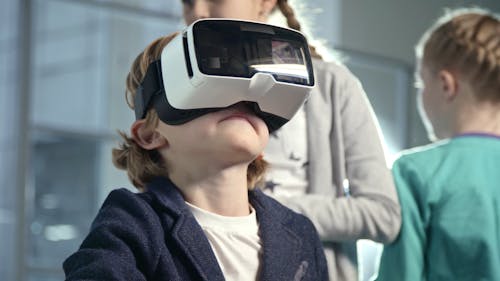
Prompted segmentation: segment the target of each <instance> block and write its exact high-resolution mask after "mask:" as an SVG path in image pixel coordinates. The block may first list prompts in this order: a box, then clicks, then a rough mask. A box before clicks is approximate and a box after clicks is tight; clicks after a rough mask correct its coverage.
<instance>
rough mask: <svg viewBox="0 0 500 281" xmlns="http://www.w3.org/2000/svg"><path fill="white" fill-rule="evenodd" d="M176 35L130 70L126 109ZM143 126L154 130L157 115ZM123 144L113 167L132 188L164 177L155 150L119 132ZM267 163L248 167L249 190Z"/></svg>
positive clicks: (157, 45)
mask: <svg viewBox="0 0 500 281" xmlns="http://www.w3.org/2000/svg"><path fill="white" fill-rule="evenodd" d="M176 35H177V33H174V34H171V35H168V36H164V37H160V38H158V39H156V40H155V41H153V42H152V43H151V44H149V46H147V47H146V49H144V51H143V52H142V53H140V54H139V55H138V56H137V57H136V59H135V60H134V62H133V63H132V67H131V68H130V72H129V73H128V75H127V79H126V86H127V89H126V91H125V99H126V101H127V104H128V106H129V107H130V108H131V109H134V97H135V94H136V90H137V88H138V87H139V85H140V84H141V82H142V80H143V79H144V76H145V75H146V71H147V69H148V67H149V65H150V64H151V63H152V62H154V61H156V60H158V59H160V56H161V52H162V50H163V48H164V47H165V46H166V45H167V44H168V43H169V42H170V41H171V40H172V39H173V38H174V37H175V36H176ZM145 119H146V126H147V127H148V128H151V129H154V128H155V127H156V126H157V125H158V122H159V118H158V115H157V113H156V111H155V110H154V109H153V108H152V109H150V110H149V111H148V112H147V114H146V117H145ZM119 134H120V136H121V137H122V139H123V142H122V143H121V144H120V145H119V147H118V148H114V149H113V150H112V154H113V164H114V165H115V166H116V167H117V168H118V169H122V170H126V171H127V175H128V177H129V179H130V181H131V182H132V184H133V185H134V186H135V187H136V188H137V189H139V190H144V188H145V183H147V182H148V181H150V180H151V179H152V178H154V177H157V176H165V175H166V174H167V171H168V170H167V168H168V167H166V165H165V162H164V161H163V159H162V157H161V156H160V154H159V153H158V151H156V150H146V149H144V148H142V147H141V146H139V145H138V144H137V143H136V142H135V141H134V140H133V139H132V138H131V137H129V136H127V134H126V133H124V132H119ZM266 167H267V163H266V161H265V160H263V159H262V157H258V158H257V159H255V160H254V161H253V162H252V163H250V165H249V166H248V172H247V184H248V187H249V188H253V187H254V186H255V185H257V184H259V183H261V181H262V178H263V175H264V172H265V170H266Z"/></svg>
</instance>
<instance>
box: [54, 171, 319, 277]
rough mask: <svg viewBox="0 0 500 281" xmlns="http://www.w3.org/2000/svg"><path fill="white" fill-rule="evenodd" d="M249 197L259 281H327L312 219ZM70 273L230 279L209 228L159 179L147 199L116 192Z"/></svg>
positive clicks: (68, 266)
mask: <svg viewBox="0 0 500 281" xmlns="http://www.w3.org/2000/svg"><path fill="white" fill-rule="evenodd" d="M249 198H250V203H251V204H252V206H253V207H254V208H255V210H256V214H257V220H258V222H259V236H260V238H261V241H262V253H261V267H260V273H259V278H258V279H259V280H269V281H277V280H286V281H289V280H311V281H320V280H328V272H327V265H326V260H325V256H324V253H323V249H322V245H321V242H320V240H319V238H318V235H317V232H316V230H315V228H314V226H313V225H312V223H311V222H310V221H309V219H307V218H306V217H304V216H303V215H300V214H297V213H295V212H293V211H291V210H290V209H288V208H286V207H284V206H283V205H281V204H280V203H278V202H277V201H275V200H273V199H272V198H270V197H268V196H266V195H265V194H263V193H262V192H261V191H260V190H254V191H249ZM63 268H64V271H65V273H66V280H103V281H104V280H106V281H110V280H158V281H162V280H165V281H167V280H168V281H187V280H207V281H208V280H210V281H218V280H224V276H223V274H222V270H221V269H220V267H219V264H218V262H217V259H216V258H215V254H214V253H213V252H212V249H211V246H210V243H209V242H208V239H207V238H206V236H205V234H204V232H203V230H202V229H201V227H200V226H199V224H198V223H197V221H196V219H195V218H194V217H193V215H192V214H191V212H190V210H189V209H188V207H187V205H186V203H185V202H184V198H183V197H182V195H181V193H180V192H179V190H178V189H177V187H176V186H175V185H174V184H173V183H172V182H171V181H170V180H168V179H167V178H156V179H154V180H153V181H152V182H151V183H150V184H148V185H147V191H146V192H143V193H133V192H130V191H128V190H126V189H118V190H114V191H112V192H111V193H110V194H109V196H108V197H107V199H106V200H105V202H104V203H103V205H102V207H101V209H100V210H99V213H98V215H97V217H96V218H95V220H94V222H93V223H92V226H91V230H90V233H89V234H88V236H87V237H86V238H85V240H84V241H83V243H82V245H81V246H80V249H79V250H78V251H77V252H76V253H74V254H73V255H71V256H70V257H69V258H68V259H67V260H66V261H64V264H63Z"/></svg>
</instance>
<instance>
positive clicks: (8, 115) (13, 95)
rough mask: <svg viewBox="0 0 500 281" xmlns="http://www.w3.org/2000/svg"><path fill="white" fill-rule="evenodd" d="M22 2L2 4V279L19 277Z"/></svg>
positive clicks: (0, 91)
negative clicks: (20, 35)
mask: <svg viewBox="0 0 500 281" xmlns="http://www.w3.org/2000/svg"><path fill="white" fill-rule="evenodd" d="M18 22H19V3H18V1H17V0H6V1H2V6H1V8H0V194H1V195H0V280H15V274H16V270H17V267H16V259H17V258H18V253H19V252H18V251H16V246H18V242H19V238H20V237H22V236H19V235H16V233H17V231H18V227H19V226H18V220H17V213H18V212H17V210H18V208H19V207H20V206H18V204H19V200H18V191H19V190H18V188H17V187H18V186H19V184H18V176H19V171H18V163H19V162H18V159H19V155H20V151H21V149H22V147H20V145H19V144H18V143H19V141H20V133H21V132H20V130H19V129H20V128H19V124H20V123H21V122H20V120H19V117H20V115H19V114H18V112H20V111H21V109H20V107H21V102H22V100H21V98H20V95H19V94H17V93H19V90H20V89H19V88H20V85H19V84H17V81H18V80H19V79H18V77H17V76H18V73H19V57H20V55H21V54H20V49H21V48H20V46H19V34H20V32H21V30H20V29H21V27H20V26H19V24H18Z"/></svg>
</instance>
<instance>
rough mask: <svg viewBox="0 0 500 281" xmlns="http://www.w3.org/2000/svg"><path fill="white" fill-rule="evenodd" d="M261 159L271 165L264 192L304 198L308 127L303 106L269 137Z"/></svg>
mask: <svg viewBox="0 0 500 281" xmlns="http://www.w3.org/2000/svg"><path fill="white" fill-rule="evenodd" d="M264 160H266V161H267V162H268V163H269V164H270V165H269V168H268V170H267V172H266V176H265V187H264V189H265V192H266V193H268V194H270V195H274V196H285V197H287V196H296V195H303V194H305V193H306V191H307V186H308V182H307V165H308V162H309V158H308V153H307V124H306V113H305V110H304V106H302V107H301V108H300V110H299V111H298V112H297V113H296V115H295V116H294V117H293V118H292V119H291V120H290V121H289V122H288V123H286V124H285V125H284V126H283V127H281V128H280V129H279V130H277V131H276V132H273V133H272V134H271V135H270V136H269V142H268V144H267V146H266V148H265V150H264Z"/></svg>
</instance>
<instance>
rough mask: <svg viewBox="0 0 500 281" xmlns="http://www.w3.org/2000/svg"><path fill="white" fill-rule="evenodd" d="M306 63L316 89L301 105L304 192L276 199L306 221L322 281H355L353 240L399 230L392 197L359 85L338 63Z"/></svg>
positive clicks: (389, 236)
mask: <svg viewBox="0 0 500 281" xmlns="http://www.w3.org/2000/svg"><path fill="white" fill-rule="evenodd" d="M313 63H314V71H315V78H316V88H315V89H314V91H313V92H312V93H311V97H310V98H309V100H308V101H307V103H306V105H305V110H306V118H307V128H308V129H307V135H308V137H307V141H308V154H309V166H308V180H309V187H308V194H307V195H305V196H300V197H291V198H277V199H278V200H279V201H281V202H282V203H284V204H285V205H286V206H288V207H290V208H291V209H294V210H295V211H298V212H300V213H303V214H305V215H306V216H307V217H309V219H311V220H312V221H313V223H314V225H315V227H316V228H317V230H318V233H319V235H320V237H321V239H322V240H323V243H324V249H325V254H326V258H327V262H328V270H329V273H330V280H340V281H342V280H349V281H351V280H357V278H358V273H357V258H356V257H357V255H356V240H357V239H371V240H374V241H377V242H382V243H389V242H391V241H393V240H394V239H395V237H396V236H397V234H398V232H399V228H400V225H401V215H400V208H399V202H398V197H397V193H396V190H395V187H394V183H393V180H392V176H391V174H390V171H389V169H388V167H387V164H386V161H385V157H384V151H383V148H382V144H381V141H380V137H379V136H380V132H379V127H378V124H377V121H376V118H375V115H374V113H373V110H372V108H371V105H370V103H369V101H368V99H367V97H366V94H365V92H364V90H363V88H362V86H361V83H360V82H359V81H358V79H357V78H356V77H354V75H353V74H352V73H351V72H349V70H348V69H347V68H346V67H344V66H342V65H339V64H336V63H333V62H324V61H320V60H314V62H313ZM344 179H348V180H349V189H350V192H349V193H350V195H349V196H346V195H345V193H344V187H343V182H344Z"/></svg>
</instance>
